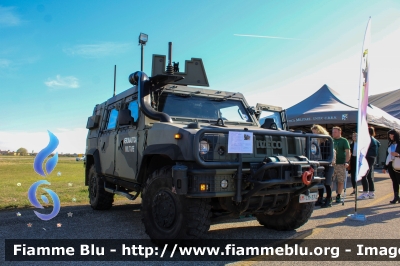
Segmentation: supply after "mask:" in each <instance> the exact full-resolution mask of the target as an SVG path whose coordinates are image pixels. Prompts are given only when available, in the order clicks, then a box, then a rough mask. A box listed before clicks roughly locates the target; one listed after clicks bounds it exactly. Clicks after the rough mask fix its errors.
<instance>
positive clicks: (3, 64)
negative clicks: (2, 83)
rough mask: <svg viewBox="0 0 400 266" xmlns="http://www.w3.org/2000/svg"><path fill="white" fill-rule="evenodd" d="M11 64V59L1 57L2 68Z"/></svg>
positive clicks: (0, 65) (0, 66)
mask: <svg viewBox="0 0 400 266" xmlns="http://www.w3.org/2000/svg"><path fill="white" fill-rule="evenodd" d="M10 65H11V61H10V60H8V59H3V58H0V68H8V67H9V66H10Z"/></svg>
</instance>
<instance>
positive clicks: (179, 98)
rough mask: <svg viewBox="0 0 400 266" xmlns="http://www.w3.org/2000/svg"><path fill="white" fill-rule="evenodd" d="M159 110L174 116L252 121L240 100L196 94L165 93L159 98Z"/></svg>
mask: <svg viewBox="0 0 400 266" xmlns="http://www.w3.org/2000/svg"><path fill="white" fill-rule="evenodd" d="M158 111H159V112H163V113H166V114H168V115H170V116H174V117H188V118H197V119H199V120H215V121H216V120H218V118H222V119H223V120H224V121H227V122H252V120H251V118H250V115H249V113H248V112H247V110H246V108H245V107H244V105H243V103H242V102H241V101H238V100H228V99H225V100H223V99H222V98H218V99H216V98H209V97H201V96H194V95H176V94H172V93H163V94H162V95H161V96H160V99H159V106H158Z"/></svg>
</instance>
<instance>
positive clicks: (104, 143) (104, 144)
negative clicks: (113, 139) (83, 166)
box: [101, 142, 106, 151]
mask: <svg viewBox="0 0 400 266" xmlns="http://www.w3.org/2000/svg"><path fill="white" fill-rule="evenodd" d="M105 146H106V142H103V146H102V147H101V150H102V151H104V147H105Z"/></svg>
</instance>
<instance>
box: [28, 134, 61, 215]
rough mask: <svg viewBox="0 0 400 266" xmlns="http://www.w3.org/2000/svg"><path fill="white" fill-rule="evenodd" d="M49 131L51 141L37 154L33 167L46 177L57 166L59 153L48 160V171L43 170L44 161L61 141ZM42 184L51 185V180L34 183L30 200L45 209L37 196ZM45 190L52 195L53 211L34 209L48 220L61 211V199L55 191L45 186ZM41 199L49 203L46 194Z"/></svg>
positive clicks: (29, 192) (29, 195)
mask: <svg viewBox="0 0 400 266" xmlns="http://www.w3.org/2000/svg"><path fill="white" fill-rule="evenodd" d="M47 132H48V133H49V137H50V142H49V144H48V145H47V146H46V148H44V149H43V150H41V151H40V152H39V153H38V154H37V155H36V157H35V160H34V162H33V169H34V170H35V172H36V173H37V174H39V175H41V176H44V177H46V175H50V173H51V172H52V171H53V170H54V168H55V167H56V165H57V162H58V153H56V154H55V155H54V156H53V157H52V158H50V159H48V160H47V162H46V165H45V168H46V172H45V171H44V170H43V167H42V165H43V163H44V160H45V159H46V158H47V157H48V156H49V155H50V154H51V153H52V152H53V151H54V150H55V149H56V148H57V146H58V143H59V142H58V139H57V137H56V136H55V135H54V134H53V133H51V132H50V131H47ZM42 184H45V185H50V182H48V181H47V180H39V181H37V182H35V183H33V184H32V186H31V187H30V188H29V191H28V198H29V201H30V202H31V204H32V205H33V206H35V207H36V208H39V209H43V206H42V205H41V204H40V203H39V201H38V200H37V198H36V191H37V189H38V187H39V186H40V185H42ZM43 190H44V191H46V192H47V193H48V194H49V195H50V197H51V199H52V201H53V211H52V212H51V213H49V214H42V213H40V212H37V211H34V213H35V214H36V216H37V217H39V218H40V219H41V220H44V221H48V220H50V219H53V218H54V217H56V216H57V214H58V212H59V211H60V199H59V198H58V196H57V194H56V193H55V192H54V191H52V190H51V189H47V188H43ZM41 199H42V200H43V201H44V202H45V203H46V204H48V203H49V200H48V198H47V197H46V196H45V195H42V196H41Z"/></svg>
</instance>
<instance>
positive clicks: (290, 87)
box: [0, 0, 400, 153]
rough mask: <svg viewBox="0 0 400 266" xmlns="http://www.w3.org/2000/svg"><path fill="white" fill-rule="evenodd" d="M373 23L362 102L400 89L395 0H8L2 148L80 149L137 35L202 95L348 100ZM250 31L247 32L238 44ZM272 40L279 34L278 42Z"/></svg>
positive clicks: (132, 59) (124, 76)
mask: <svg viewBox="0 0 400 266" xmlns="http://www.w3.org/2000/svg"><path fill="white" fill-rule="evenodd" d="M369 16H371V17H372V27H371V29H372V30H371V39H372V45H371V54H370V60H371V74H370V78H371V84H370V94H377V93H381V92H385V91H390V90H395V89H399V88H400V84H399V83H400V82H399V81H398V78H397V77H398V75H399V74H398V73H399V70H400V64H399V63H398V62H399V59H400V55H399V52H398V49H399V47H400V1H384V0H380V1H367V0H363V1H345V0H335V1H266V0H259V1H236V0H230V1H174V0H172V1H134V0H131V1H74V0H73V1H34V0H32V1H7V0H3V1H1V3H0V113H1V115H0V150H8V149H10V150H16V149H18V148H19V147H26V148H27V149H28V150H29V151H31V150H35V151H36V152H38V151H39V150H41V149H42V148H43V147H44V146H46V144H47V142H48V135H47V130H50V131H51V132H53V133H54V134H55V135H56V136H57V137H58V138H59V139H60V145H59V147H58V152H64V153H67V152H79V153H80V152H84V149H85V137H86V133H87V130H86V129H85V126H86V120H87V117H88V116H90V115H91V113H92V111H93V107H94V106H95V104H97V103H100V102H103V101H105V100H106V99H107V98H109V97H110V96H112V92H113V69H114V65H117V93H118V92H122V91H123V90H125V89H127V88H129V87H130V84H129V82H128V76H129V74H131V73H133V72H135V71H137V70H139V69H140V46H138V44H137V39H138V35H139V33H140V32H144V33H147V34H148V35H149V41H148V44H147V45H146V46H145V68H144V71H145V72H146V73H147V74H148V75H150V74H151V73H150V72H151V71H150V69H151V65H150V63H151V55H152V54H167V44H168V42H169V41H172V42H173V44H174V47H173V61H179V62H181V65H183V64H184V60H188V59H190V58H191V57H200V58H202V59H203V62H204V65H205V68H206V71H207V75H208V80H209V83H210V88H212V89H218V90H228V91H234V92H238V91H239V92H242V93H244V95H245V96H246V98H247V99H248V101H249V102H250V103H251V104H252V105H255V104H256V103H257V102H263V103H268V104H274V105H281V106H283V107H290V106H291V105H293V104H296V103H297V102H299V101H301V100H303V99H304V98H306V97H307V96H309V95H311V94H312V93H313V92H315V91H316V90H318V89H319V88H320V87H321V86H322V85H324V84H327V85H328V86H330V87H332V88H333V89H335V90H336V91H338V92H339V93H340V94H342V95H343V96H344V97H345V98H349V99H357V97H358V85H359V84H358V82H359V68H360V58H361V49H362V42H363V37H364V33H365V28H366V24H367V21H368V18H369ZM243 35H250V36H243ZM276 37H278V38H276Z"/></svg>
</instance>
